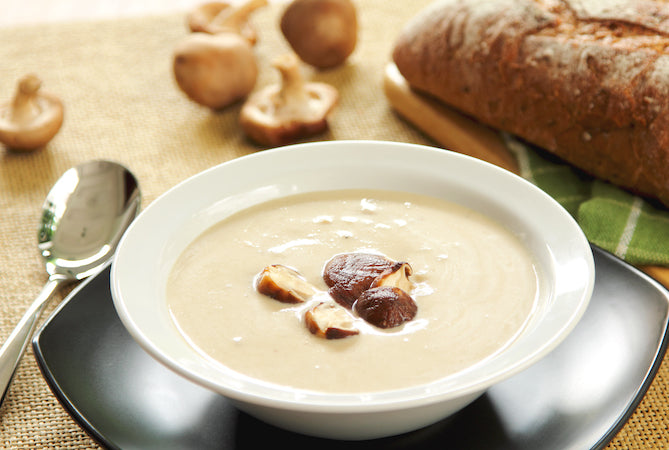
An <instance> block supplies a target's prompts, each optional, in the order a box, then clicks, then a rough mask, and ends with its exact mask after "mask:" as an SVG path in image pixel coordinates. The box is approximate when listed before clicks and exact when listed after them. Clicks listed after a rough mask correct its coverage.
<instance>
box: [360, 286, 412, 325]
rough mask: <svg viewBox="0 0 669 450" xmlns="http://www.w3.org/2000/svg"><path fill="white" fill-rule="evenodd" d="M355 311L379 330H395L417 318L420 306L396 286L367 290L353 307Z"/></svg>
mask: <svg viewBox="0 0 669 450" xmlns="http://www.w3.org/2000/svg"><path fill="white" fill-rule="evenodd" d="M353 309H354V311H355V312H356V313H357V314H358V315H359V316H360V317H362V318H363V319H364V320H366V321H367V322H369V323H371V324H372V325H374V326H377V327H379V328H394V327H396V326H399V325H402V324H403V323H404V322H407V321H409V320H412V319H413V318H414V317H416V313H417V312H418V306H417V305H416V302H415V301H414V300H413V298H411V296H410V295H409V294H407V293H406V292H404V291H403V290H402V289H400V288H398V287H394V286H381V287H375V288H371V289H367V290H366V291H365V292H363V293H362V294H361V295H360V297H359V298H358V300H356V302H355V303H354V305H353Z"/></svg>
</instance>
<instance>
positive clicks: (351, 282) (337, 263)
mask: <svg viewBox="0 0 669 450" xmlns="http://www.w3.org/2000/svg"><path fill="white" fill-rule="evenodd" d="M395 264H396V263H395V262H394V261H392V260H390V259H388V258H386V257H385V256H381V255H376V254H373V253H342V254H339V255H336V256H334V257H333V258H332V259H330V260H329V261H328V262H327V263H326V264H325V267H324V268H323V280H324V281H325V284H326V285H327V286H328V287H329V288H330V289H329V291H328V292H329V294H330V295H331V296H332V298H333V299H334V300H335V301H336V302H337V303H339V304H340V305H342V306H344V307H346V308H349V309H350V308H351V307H352V306H353V303H354V302H355V301H356V300H357V299H358V297H360V295H361V294H362V293H363V292H365V291H366V290H367V289H369V288H370V286H371V285H372V283H373V282H374V280H375V279H376V278H377V277H378V276H379V275H381V274H382V273H384V272H386V271H387V270H390V269H392V267H393V266H394V265H395Z"/></svg>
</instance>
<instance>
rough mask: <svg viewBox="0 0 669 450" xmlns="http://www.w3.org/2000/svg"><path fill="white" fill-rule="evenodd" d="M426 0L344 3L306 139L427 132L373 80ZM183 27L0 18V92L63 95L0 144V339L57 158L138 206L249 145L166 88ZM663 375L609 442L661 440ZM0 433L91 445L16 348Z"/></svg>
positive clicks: (272, 29) (19, 294)
mask: <svg viewBox="0 0 669 450" xmlns="http://www.w3.org/2000/svg"><path fill="white" fill-rule="evenodd" d="M427 3H429V1H428V0H420V1H413V2H405V1H402V0H395V1H384V0H365V1H364V2H358V7H359V19H360V36H359V38H360V40H359V43H358V47H357V49H356V51H355V53H354V54H353V55H352V57H351V58H350V60H349V62H348V64H346V65H345V66H343V67H340V68H338V69H336V70H331V71H327V72H322V73H317V72H313V71H310V70H309V69H307V68H305V73H307V74H308V76H310V77H312V78H314V79H317V80H321V81H326V82H329V83H331V84H332V85H334V86H336V87H337V88H338V89H339V91H340V94H341V101H340V104H339V106H338V108H337V109H336V111H335V113H334V114H333V116H332V117H331V120H330V125H331V126H330V131H329V132H327V133H325V134H323V135H320V136H318V137H316V138H314V139H319V140H320V139H383V140H394V141H403V142H414V143H421V144H434V143H433V142H431V141H429V140H428V139H426V138H425V137H424V136H423V135H421V134H420V133H418V132H417V131H416V130H415V129H414V128H413V127H412V126H410V125H409V124H407V123H406V122H403V121H402V120H401V119H399V118H398V117H397V116H396V115H395V114H394V113H393V111H392V110H391V108H390V107H389V105H388V102H387V101H386V99H385V97H384V95H383V91H382V88H381V83H382V77H383V67H384V65H385V63H386V62H387V61H388V60H389V54H390V50H391V47H392V41H393V38H394V36H395V35H396V33H397V31H398V30H399V29H400V28H401V26H402V25H403V24H404V23H405V22H406V20H407V19H408V18H409V17H410V16H412V15H413V14H414V13H415V12H417V11H418V10H419V9H420V8H422V7H423V6H424V5H426V4H427ZM279 8H280V7H279V6H277V5H275V6H271V7H268V8H265V9H263V10H261V11H259V12H257V13H256V14H255V15H254V17H253V21H254V23H256V25H257V29H258V30H259V32H260V41H259V43H258V45H257V46H256V52H257V56H258V61H259V63H260V67H261V71H260V78H259V80H258V86H259V87H260V86H264V85H266V84H268V83H272V82H275V81H277V80H278V74H277V73H276V72H275V71H274V70H273V69H271V67H270V60H271V59H272V57H273V56H275V55H279V54H281V53H283V52H285V51H287V50H288V47H287V45H286V43H285V41H284V40H283V38H282V36H281V34H280V32H279V29H278V17H279V14H280V10H279ZM186 32H187V31H186V27H185V25H184V15H183V14H171V15H168V16H157V17H150V18H141V19H124V20H121V21H114V22H96V23H91V22H85V23H68V24H57V25H45V26H33V27H20V28H10V29H0V100H2V101H4V100H8V99H9V98H10V97H11V95H12V94H13V91H14V89H15V87H14V84H15V82H16V80H17V79H18V78H19V77H20V76H21V75H23V74H25V73H28V72H34V73H36V74H38V75H39V76H40V77H41V78H42V79H43V80H44V89H45V90H48V91H51V92H53V93H55V94H57V95H59V96H60V97H61V98H62V100H63V102H64V104H65V107H66V118H65V123H64V126H63V128H62V129H61V131H60V133H59V134H58V136H57V137H56V138H55V139H54V140H53V141H52V142H51V143H50V144H49V145H48V146H47V147H46V148H44V149H42V150H39V151H36V152H32V153H21V154H19V153H12V152H9V151H6V150H5V149H2V148H0V208H1V211H2V221H1V222H0V241H1V242H2V245H0V339H4V338H5V337H6V336H8V335H9V333H10V331H11V329H12V328H13V326H14V324H15V323H16V322H17V321H18V319H19V318H20V317H21V315H22V314H23V312H24V311H25V309H26V308H27V307H28V305H29V304H30V302H31V301H32V300H33V298H34V297H35V296H36V295H37V294H38V292H39V290H40V288H41V286H42V285H43V284H44V282H45V280H46V276H45V272H44V269H43V266H42V262H41V260H40V258H39V256H38V252H37V249H36V237H37V233H36V231H37V221H38V218H39V214H40V207H41V204H42V202H43V199H44V197H45V195H46V193H47V192H48V191H49V189H50V187H51V185H52V184H53V183H54V182H55V181H56V179H57V178H58V177H59V176H60V175H61V174H62V173H63V172H64V171H65V170H67V169H68V168H69V167H71V166H73V165H76V164H78V163H80V162H83V161H86V160H89V159H96V158H105V159H112V160H116V161H119V162H121V163H123V164H125V165H126V166H128V167H129V168H131V169H132V170H133V172H134V173H135V174H136V176H137V178H138V179H139V181H140V185H141V188H142V193H143V205H144V206H146V205H148V204H149V203H150V202H151V201H152V200H154V199H155V198H156V197H157V196H159V195H160V194H162V193H163V192H164V191H166V190H167V189H168V188H170V187H172V186H173V185H175V184H176V183H178V182H180V181H182V180H184V179H185V178H187V177H189V176H191V175H194V174H196V173H198V172H200V171H202V170H203V169H206V168H209V167H211V166H213V165H216V164H219V163H221V162H224V161H226V160H229V159H231V158H235V157H238V156H242V155H245V154H248V153H251V152H255V151H261V150H262V149H261V148H259V147H257V146H254V145H253V144H251V143H249V142H248V141H247V140H246V139H245V137H244V136H243V134H242V132H241V131H240V129H239V127H238V125H237V117H238V112H239V105H235V106H233V107H230V108H228V109H226V110H224V111H222V112H212V111H210V110H207V109H205V108H203V107H200V106H199V105H196V104H194V103H192V102H190V101H189V100H187V99H186V98H185V96H184V95H183V94H182V93H181V92H180V91H179V90H178V89H177V87H176V85H175V82H174V80H173V77H172V72H171V63H172V58H171V54H172V49H173V48H174V46H175V44H176V43H177V42H178V41H179V40H180V39H182V38H183V37H184V36H185V35H186ZM65 294H66V293H65V292H63V293H62V295H59V296H58V297H57V298H56V299H54V302H53V305H52V307H51V308H49V311H48V312H50V311H51V310H53V307H54V306H55V304H56V302H57V301H58V300H60V299H61V298H63V297H64V295H65ZM44 318H46V315H45V317H43V319H44ZM668 376H669V373H668V372H667V368H666V365H665V366H664V367H663V368H662V369H661V370H660V373H659V375H658V376H657V378H656V379H655V381H654V383H653V385H652V386H651V388H650V390H649V392H648V394H647V395H646V397H645V399H644V401H643V402H642V404H641V405H640V407H639V408H638V409H637V411H636V413H635V414H634V415H633V417H632V418H631V420H630V421H629V422H628V423H627V425H626V426H625V428H624V429H623V430H622V432H621V433H620V434H619V435H618V436H617V437H616V438H615V439H614V441H613V442H612V443H611V444H610V448H611V449H647V448H667V447H669V430H667V425H668V424H669V413H668V408H669V401H668V400H667V386H668V382H669V381H668ZM0 445H2V446H3V447H4V448H8V449H44V448H72V449H88V448H96V445H95V443H94V442H93V441H92V440H91V439H90V438H89V437H88V436H87V435H86V434H85V433H84V432H83V431H82V430H81V429H80V428H79V427H78V425H77V424H76V423H75V422H74V421H73V420H72V419H71V418H70V417H69V416H68V415H67V413H66V412H65V410H64V409H63V408H62V407H61V406H60V404H59V403H58V402H57V400H56V398H55V397H54V396H53V395H52V393H51V392H50V391H49V388H48V387H47V385H46V383H45V382H44V380H43V379H42V377H41V375H40V373H39V369H38V367H37V365H36V363H35V360H34V357H33V355H32V352H30V351H29V353H28V354H27V355H26V357H25V358H24V360H23V362H22V364H21V366H20V368H19V370H18V372H17V375H16V378H15V382H14V384H13V387H12V389H11V391H10V393H9V394H8V397H7V399H6V401H5V404H4V406H3V410H2V416H1V417H0Z"/></svg>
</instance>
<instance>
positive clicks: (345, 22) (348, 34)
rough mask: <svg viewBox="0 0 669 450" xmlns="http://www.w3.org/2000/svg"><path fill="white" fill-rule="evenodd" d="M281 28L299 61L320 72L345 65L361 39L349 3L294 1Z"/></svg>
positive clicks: (312, 0)
mask: <svg viewBox="0 0 669 450" xmlns="http://www.w3.org/2000/svg"><path fill="white" fill-rule="evenodd" d="M280 27H281V32H282V33H283V35H284V37H285V38H286V40H287V41H288V43H289V44H290V46H291V47H292V48H293V50H294V51H295V53H296V54H297V55H298V56H299V57H300V59H302V61H304V62H306V63H307V64H311V65H312V66H314V67H317V68H320V69H327V68H331V67H335V66H338V65H340V64H342V63H343V62H344V61H345V60H346V59H347V58H348V57H349V55H350V54H351V53H352V52H353V50H354V49H355V46H356V43H357V39H358V37H357V36H358V22H357V14H356V10H355V6H354V5H353V3H351V1H350V0H295V1H293V2H292V3H291V4H290V5H288V7H287V8H286V9H285V10H284V12H283V15H282V16H281V22H280Z"/></svg>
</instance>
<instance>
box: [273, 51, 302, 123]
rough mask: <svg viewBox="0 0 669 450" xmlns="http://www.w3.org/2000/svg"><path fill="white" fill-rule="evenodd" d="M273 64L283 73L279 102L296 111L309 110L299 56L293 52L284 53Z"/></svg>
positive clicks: (284, 106)
mask: <svg viewBox="0 0 669 450" xmlns="http://www.w3.org/2000/svg"><path fill="white" fill-rule="evenodd" d="M273 65H274V67H275V68H276V69H277V70H278V71H279V73H280V74H281V88H280V89H279V92H278V93H277V97H278V98H277V104H278V105H281V107H282V108H284V109H290V110H294V111H295V112H298V111H304V110H306V111H308V110H309V101H308V95H307V91H306V89H305V88H304V77H303V76H302V72H301V71H300V66H299V63H298V61H297V58H296V57H295V56H294V55H292V54H286V55H282V56H279V57H277V58H275V59H274V61H273Z"/></svg>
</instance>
